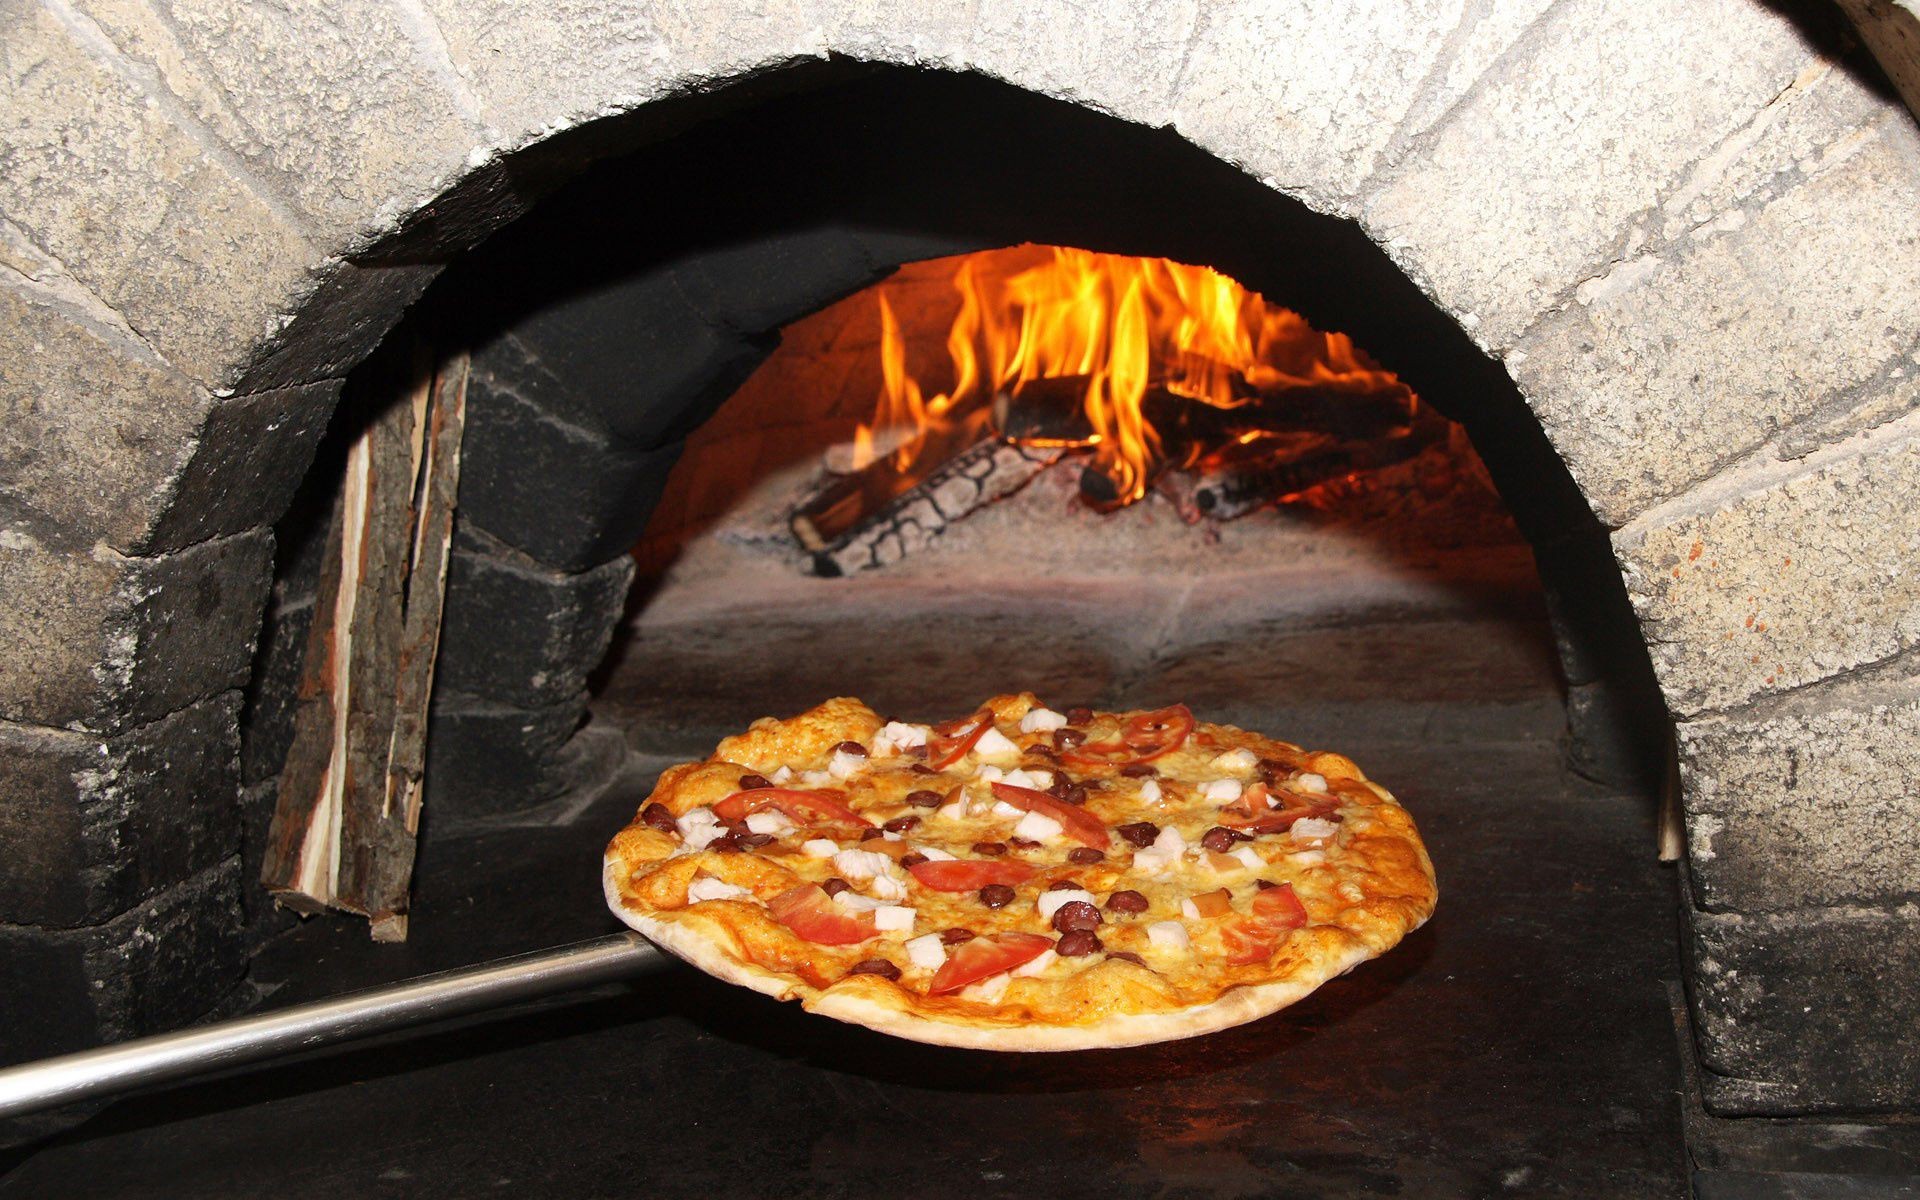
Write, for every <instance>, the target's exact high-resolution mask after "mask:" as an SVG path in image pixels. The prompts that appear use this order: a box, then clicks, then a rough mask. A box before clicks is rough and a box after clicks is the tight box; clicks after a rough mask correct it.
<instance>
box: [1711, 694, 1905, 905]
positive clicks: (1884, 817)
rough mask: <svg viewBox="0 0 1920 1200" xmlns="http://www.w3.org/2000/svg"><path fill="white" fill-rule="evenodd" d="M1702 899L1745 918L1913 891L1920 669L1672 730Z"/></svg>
mask: <svg viewBox="0 0 1920 1200" xmlns="http://www.w3.org/2000/svg"><path fill="white" fill-rule="evenodd" d="M1679 738H1680V769H1681V773H1682V779H1683V781H1684V783H1685V786H1686V814H1687V853H1688V855H1689V858H1690V861H1691V863H1692V866H1693V872H1692V875H1693V882H1694V887H1695V889H1696V898H1697V901H1698V902H1699V903H1700V904H1702V905H1704V906H1705V907H1708V908H1713V909H1720V908H1729V909H1735V910H1738V911H1741V912H1749V913H1751V912H1759V911H1765V910H1771V909H1782V908H1802V907H1807V906H1811V905H1818V904H1848V903H1854V904H1863V903H1864V904H1872V903H1885V902H1888V901H1892V900H1898V899H1904V898H1906V897H1909V896H1913V895H1916V894H1920V661H1913V662H1907V663H1905V664H1904V665H1900V664H1896V665H1895V667H1893V668H1890V669H1889V670H1888V671H1883V672H1876V673H1874V674H1873V675H1872V676H1871V677H1862V678H1861V679H1858V680H1848V681H1844V682H1842V683H1839V684H1836V685H1832V686H1825V687H1820V688H1815V689H1812V690H1810V691H1808V692H1805V693H1801V694H1797V695H1794V696H1792V697H1789V698H1787V699H1786V700H1785V701H1782V702H1776V703H1772V704H1767V705H1764V706H1762V707H1761V708H1760V709H1758V710H1756V711H1753V712H1751V713H1742V714H1740V715H1737V716H1730V717H1724V718H1712V719H1708V720H1704V721H1689V722H1685V723H1683V724H1681V725H1680V727H1679Z"/></svg>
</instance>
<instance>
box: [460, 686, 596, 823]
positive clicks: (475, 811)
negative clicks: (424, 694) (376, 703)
mask: <svg viewBox="0 0 1920 1200" xmlns="http://www.w3.org/2000/svg"><path fill="white" fill-rule="evenodd" d="M586 710H587V696H586V692H585V691H581V692H578V693H576V694H575V695H573V696H570V697H568V698H567V699H565V700H562V701H561V702H559V703H557V704H552V705H547V706H544V707H541V708H516V707H513V706H511V705H505V704H499V703H496V702H493V701H490V700H485V699H483V698H481V697H477V696H466V695H461V694H459V693H452V692H441V693H437V694H436V695H435V697H434V703H433V716H432V721H431V723H430V725H429V726H428V730H427V774H426V785H427V798H426V808H425V811H426V817H425V821H426V822H427V823H428V825H429V826H431V827H434V828H440V829H445V828H447V827H448V826H450V825H459V824H463V823H466V822H469V821H473V820H478V819H484V818H486V817H492V816H498V815H500V814H503V813H512V812H519V811H523V810H526V809H531V808H537V807H539V806H540V805H541V804H543V803H545V802H546V801H548V800H551V799H553V797H554V796H556V795H558V794H559V793H560V791H561V790H562V788H563V787H564V785H565V783H566V778H565V776H564V774H563V772H562V769H561V768H562V765H563V764H562V752H563V751H564V749H565V748H566V745H567V741H568V739H569V738H571V737H572V736H573V733H574V731H575V730H577V729H578V728H579V727H580V723H581V721H582V719H583V718H584V717H585V715H586Z"/></svg>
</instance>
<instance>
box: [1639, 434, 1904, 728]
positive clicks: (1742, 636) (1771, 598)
mask: <svg viewBox="0 0 1920 1200" xmlns="http://www.w3.org/2000/svg"><path fill="white" fill-rule="evenodd" d="M1738 487H1746V488H1749V489H1750V490H1748V491H1745V492H1744V493H1735V492H1734V489H1735V488H1738ZM1916 488H1920V425H1915V424H1914V423H1913V422H1912V421H1904V422H1900V423H1897V424H1895V425H1891V426H1887V427H1885V428H1883V429H1881V430H1878V431H1876V432H1874V433H1871V434H1867V435H1864V436H1863V437H1861V438H1859V439H1857V440H1856V441H1854V442H1850V443H1848V444H1847V445H1845V446H1843V447H1839V448H1836V449H1833V450H1830V451H1827V452H1824V453H1822V454H1819V455H1815V456H1813V457H1811V458H1809V459H1807V460H1806V461H1805V462H1804V463H1798V464H1792V465H1790V466H1780V467H1774V468H1767V469H1766V470H1765V471H1763V472H1761V473H1759V474H1757V475H1753V476H1739V477H1729V478H1726V479H1723V481H1722V482H1721V484H1720V485H1719V486H1718V487H1717V488H1716V490H1714V491H1713V492H1712V493H1703V494H1702V495H1701V496H1700V497H1699V498H1698V503H1699V506H1702V507H1704V506H1710V505H1712V504H1715V503H1718V504H1720V505H1722V506H1721V507H1718V508H1713V509H1711V510H1710V511H1689V510H1684V509H1683V510H1681V511H1679V512H1677V513H1675V514H1669V513H1667V512H1665V511H1659V512H1655V513H1653V514H1649V517H1648V519H1647V522H1648V523H1647V524H1646V525H1645V526H1640V525H1636V526H1629V527H1628V528H1627V529H1623V530H1621V531H1619V532H1618V533H1616V534H1615V535H1614V550H1615V553H1616V554H1617V555H1618V557H1619V559H1620V562H1621V567H1622V571H1623V572H1624V573H1625V575H1626V579H1627V590H1628V593H1629V594H1630V595H1631V596H1632V598H1633V604H1634V609H1635V611H1636V612H1637V613H1638V614H1639V617H1640V622H1641V627H1642V629H1643V630H1644V631H1645V635H1646V639H1647V642H1648V645H1649V649H1650V651H1651V653H1652V656H1653V664H1654V670H1655V672H1656V673H1657V674H1658V675H1659V677H1660V683H1661V687H1662V689H1663V690H1664V691H1665V693H1666V696H1667V703H1668V706H1669V707H1670V708H1671V709H1672V710H1673V712H1674V714H1675V715H1676V716H1679V717H1683V718H1684V717H1689V716H1695V715H1698V714H1700V713H1702V712H1704V711H1708V710H1717V709H1724V708H1728V707H1731V706H1734V705H1738V704H1741V703H1744V702H1746V701H1747V700H1750V699H1752V698H1754V697H1756V696H1761V695H1766V694H1771V693H1779V692H1784V691H1787V690H1790V689H1792V688H1795V687H1799V686H1802V685H1805V684H1808V683H1813V682H1816V681H1818V680H1821V679H1826V678H1829V677H1831V676H1833V675H1836V674H1839V673H1841V672H1844V671H1848V670H1851V669H1854V668H1856V667H1860V666H1863V665H1866V664H1870V663H1874V662H1879V661H1882V660H1884V659H1887V658H1889V657H1891V656H1892V655H1894V654H1896V653H1898V652H1899V651H1901V650H1902V649H1904V648H1906V647H1909V646H1912V645H1913V644H1914V643H1915V642H1916V641H1920V537H1917V536H1916V534H1915V526H1914V523H1913V517H1912V511H1911V505H1910V504H1909V501H1908V498H1909V497H1910V496H1912V495H1913V494H1914V489H1916ZM1724 493H1733V494H1731V495H1724V497H1723V494H1724Z"/></svg>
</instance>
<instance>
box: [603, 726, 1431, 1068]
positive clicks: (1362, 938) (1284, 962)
mask: <svg viewBox="0 0 1920 1200" xmlns="http://www.w3.org/2000/svg"><path fill="white" fill-rule="evenodd" d="M604 882H605V886H606V895H607V902H608V904H609V905H610V906H611V907H612V909H613V911H614V912H615V913H616V914H617V915H618V916H619V917H620V918H621V919H622V920H623V921H625V922H626V923H627V924H629V925H631V926H632V927H633V928H634V929H637V930H639V931H640V932H641V933H642V934H644V935H646V936H647V937H648V938H649V939H650V940H652V941H653V942H655V943H657V944H658V945H660V946H662V947H663V948H665V949H666V950H668V951H669V952H671V953H673V954H675V955H678V956H679V957H681V958H683V959H685V960H687V961H688V962H690V963H692V964H693V965H695V966H696V967H699V968H701V969H702V970H704V971H707V972H708V973H710V974H713V975H716V976H718V977H720V978H722V979H726V980H730V981H732V982H735V983H738V984H742V985H744V986H746V987H750V988H753V989H755V990H756V991H760V992H764V993H767V994H768V995H772V996H775V997H778V998H780V999H785V1000H798V1001H799V1002H800V1003H801V1004H802V1005H803V1006H804V1007H805V1008H807V1009H808V1010H809V1011H812V1012H815V1013H821V1014H824V1015H826V1016H830V1017H835V1018H838V1019H840V1020H843V1021H850V1022H854V1023H856V1024H860V1025H866V1026H868V1027H870V1028H873V1029H877V1030H880V1031H882V1032H885V1033H890V1034H895V1035H898V1036H900V1037H905V1038H912V1039H914V1040H917V1041H922V1042H933V1043H938V1044H943V1045H956V1046H971V1047H979V1048H986V1049H995V1050H1076V1049H1087V1048H1094V1047H1108V1046H1130V1045H1138V1044H1142V1043H1146V1042H1157V1041H1165V1040H1169V1039H1173V1038H1180V1037H1188V1036H1192V1035H1195V1034H1202V1033H1207V1032H1211V1031H1213V1030H1217V1029H1225V1028H1227V1027H1229V1026H1233V1025H1238V1024H1241V1023H1243V1022H1246V1021H1250V1020H1253V1019H1255V1018H1256V1017H1260V1016H1264V1015H1266V1014H1268V1013H1271V1012H1273V1011H1275V1010H1276V1009H1279V1008H1283V1007H1285V1006H1286V1005H1288V1004H1291V1003H1293V1002H1294V1001H1296V1000H1299V999H1300V998H1302V997H1303V996H1306V995H1307V994H1308V993H1310V992H1312V991H1313V990H1314V989H1315V988H1316V987H1318V986H1319V985H1320V984H1322V983H1324V982H1325V981H1326V980H1328V979H1330V978H1333V977H1334V976H1336V975H1339V974H1342V973H1344V972H1346V971H1349V970H1351V969H1352V968H1353V967H1355V966H1357V965H1358V964H1359V963H1361V962H1363V961H1364V960H1366V959H1369V958H1372V957H1374V956H1376V955H1379V954H1381V953H1384V952H1385V951H1386V950H1388V949H1389V948H1391V947H1392V946H1393V945H1394V944H1395V943H1396V942H1398V941H1399V940H1400V939H1401V938H1402V937H1405V936H1406V935H1407V934H1408V933H1409V932H1410V931H1412V930H1414V929H1416V928H1418V927H1419V926H1420V925H1421V924H1422V923H1423V922H1425V921H1426V919H1427V917H1428V916H1429V915H1431V913H1432V912H1433V907H1434V901H1435V898H1436V894H1437V893H1436V890H1435V885H1434V876H1433V866H1432V863H1431V862H1430V861H1429V860H1428V858H1427V853H1426V850H1425V848H1424V847H1423V846H1422V845H1421V843H1420V837H1419V834H1418V833H1417V832H1416V831H1415V829H1414V824H1413V819H1412V818H1411V817H1410V816H1409V815H1408V814H1407V811H1406V810H1405V809H1404V808H1402V807H1401V806H1400V805H1399V804H1398V803H1396V802H1395V800H1394V798H1393V797H1392V796H1391V795H1390V794H1389V793H1388V792H1387V791H1386V789H1384V788H1382V787H1380V786H1379V785H1378V784H1376V783H1373V782H1372V781H1370V780H1368V779H1367V777H1366V776H1365V775H1363V774H1362V773H1361V771H1360V768H1358V767H1357V766H1355V765H1354V764H1353V762H1352V761H1351V760H1349V759H1347V758H1346V757H1344V756H1342V755H1339V754H1334V753H1328V752H1324V751H1322V752H1311V751H1306V750H1302V749H1301V748H1300V747H1298V746H1294V745H1291V744H1289V743H1287V742H1280V741H1274V740H1272V739H1270V738H1266V737H1263V736H1261V735H1259V734H1256V733H1249V732H1246V731H1244V730H1241V729H1237V728H1235V727H1233V726H1231V725H1215V724H1210V723H1206V722H1201V721H1197V720H1196V719H1195V718H1194V716H1193V714H1192V713H1191V712H1190V711H1188V709H1187V708H1186V707H1185V706H1183V705H1173V706H1172V707H1169V708H1163V709H1158V710H1154V711H1150V712H1093V711H1090V710H1088V709H1085V708H1073V709H1068V710H1066V711H1064V712H1063V711H1059V710H1055V709H1052V708H1048V707H1046V706H1045V705H1043V704H1042V703H1041V702H1040V701H1039V699H1038V698H1037V697H1035V696H1034V695H1032V694H1031V693H1025V694H1021V695H1008V696H997V697H995V698H993V699H991V700H988V701H987V702H986V703H985V704H983V705H982V706H981V707H980V708H979V710H978V711H975V712H973V713H969V714H966V715H964V716H961V717H959V718H957V719H955V720H951V721H946V722H943V723H941V724H935V725H922V724H915V723H911V722H903V721H892V720H885V719H882V718H881V717H880V716H879V715H878V714H877V713H875V712H874V711H873V710H872V709H870V708H868V707H867V706H866V705H865V704H863V703H861V702H860V701H858V700H853V699H846V698H841V699H835V700H829V701H827V702H826V703H824V704H821V705H820V706H819V707H817V708H814V709H812V710H810V711H808V712H804V713H801V714H800V715H798V716H796V717H792V718H789V719H785V720H778V719H774V718H763V719H761V720H759V721H756V722H754V723H753V725H752V727H751V728H749V729H748V730H747V731H746V732H745V733H742V734H739V735H737V736H734V737H729V738H727V739H725V740H724V741H722V742H721V743H720V745H719V747H718V748H717V749H716V750H715V751H714V753H713V754H712V755H711V756H710V757H708V758H707V759H706V760H705V761H704V762H693V763H685V764H682V765H680V766H676V767H672V768H670V769H669V770H667V771H666V772H664V773H663V774H662V775H661V777H660V780H659V783H658V785H657V786H656V787H655V788H654V790H653V792H652V794H651V795H650V796H649V797H648V798H647V801H646V803H645V804H644V805H643V806H642V807H641V809H640V811H639V813H638V815H637V816H636V817H635V818H634V820H633V822H632V824H630V825H628V826H627V828H625V829H623V830H622V831H620V833H619V834H618V835H617V836H615V837H614V839H613V841H612V843H611V844H610V845H609V846H608V847H607V853H606V859H605V873H604Z"/></svg>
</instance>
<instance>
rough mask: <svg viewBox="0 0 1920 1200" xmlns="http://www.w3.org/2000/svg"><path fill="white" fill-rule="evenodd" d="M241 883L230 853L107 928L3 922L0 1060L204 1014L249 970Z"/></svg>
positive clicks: (171, 1026) (148, 1029) (148, 1030)
mask: <svg viewBox="0 0 1920 1200" xmlns="http://www.w3.org/2000/svg"><path fill="white" fill-rule="evenodd" d="M239 884H240V860H239V859H238V858H237V857H234V858H228V859H225V860H224V861H222V862H220V863H219V864H217V865H215V866H213V867H211V868H209V869H208V870H206V871H204V872H202V873H200V874H199V875H196V876H194V877H193V878H192V879H189V880H187V881H186V882H185V883H182V884H180V885H179V886H177V887H175V888H173V889H171V890H170V891H167V892H163V893H162V894H160V895H158V896H156V897H154V898H153V899H152V900H149V901H148V902H147V903H145V904H143V905H141V906H140V907H138V908H136V909H133V910H132V911H130V912H127V913H124V914H122V915H121V916H119V917H116V918H114V919H113V920H111V921H108V922H107V923H106V924H104V925H95V926H91V927H88V928H84V929H70V930H45V929H36V928H34V927H32V926H25V925H0V995H4V996H6V997H7V1020H5V1021H0V1063H11V1062H18V1061H20V1060H21V1059H25V1058H29V1057H34V1056H37V1055H43V1054H55V1053H60V1052H63V1051H68V1050H78V1049H82V1048H84V1047H86V1046H91V1045H97V1044H99V1043H102V1042H112V1041H119V1040H121V1039H123V1038H128V1037H137V1036H139V1035H140V1034H144V1033H157V1032H159V1031H161V1030H166V1029H174V1028H178V1027H180V1026H182V1025H185V1024H186V1023H187V1022H189V1021H192V1020H193V1019H195V1018H196V1017H199V1016H201V1015H202V1014H204V1013H206V1012H207V1010H209V1009H211V1008H212V1007H214V1005H216V1004H217V1003H219V1002H220V1001H221V1000H222V999H223V998H225V997H226V996H227V995H228V994H229V993H230V992H231V991H232V990H233V989H234V988H235V987H236V986H238V985H239V983H240V981H241V977H242V975H243V973H244V971H245V969H246V957H245V951H244V943H243V941H242V939H241V936H240V911H239V905H238V894H239Z"/></svg>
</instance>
